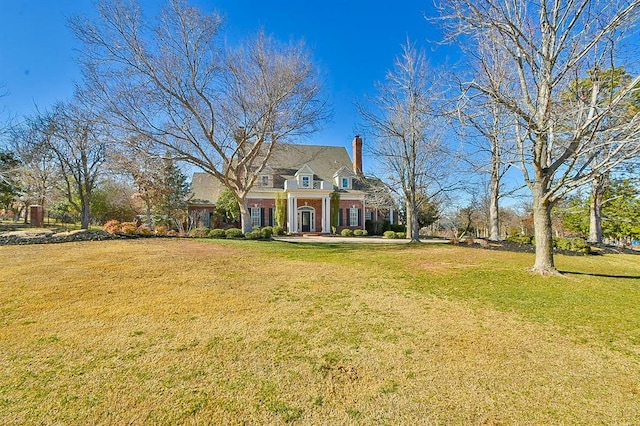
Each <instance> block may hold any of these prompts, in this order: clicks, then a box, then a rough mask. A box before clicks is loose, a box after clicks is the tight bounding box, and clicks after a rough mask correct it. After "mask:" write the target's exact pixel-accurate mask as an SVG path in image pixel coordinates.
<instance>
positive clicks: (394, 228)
mask: <svg viewBox="0 0 640 426" xmlns="http://www.w3.org/2000/svg"><path fill="white" fill-rule="evenodd" d="M389 229H390V230H391V231H393V232H407V226H406V225H400V224H397V223H394V224H393V225H389Z"/></svg>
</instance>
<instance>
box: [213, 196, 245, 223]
mask: <svg viewBox="0 0 640 426" xmlns="http://www.w3.org/2000/svg"><path fill="white" fill-rule="evenodd" d="M216 215H218V216H219V217H220V218H221V219H222V220H224V221H225V222H226V223H234V222H238V221H239V220H240V205H239V204H238V200H237V199H236V197H234V196H233V193H232V192H231V191H230V190H229V189H225V190H223V191H222V193H220V196H219V197H218V200H217V201H216Z"/></svg>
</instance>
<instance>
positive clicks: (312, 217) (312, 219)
mask: <svg viewBox="0 0 640 426" xmlns="http://www.w3.org/2000/svg"><path fill="white" fill-rule="evenodd" d="M297 212H298V213H297V216H298V217H297V219H298V232H305V231H304V230H303V229H302V226H303V224H302V223H303V219H302V213H303V212H309V231H308V232H316V209H314V208H313V207H311V206H307V205H304V206H300V207H298V210H297Z"/></svg>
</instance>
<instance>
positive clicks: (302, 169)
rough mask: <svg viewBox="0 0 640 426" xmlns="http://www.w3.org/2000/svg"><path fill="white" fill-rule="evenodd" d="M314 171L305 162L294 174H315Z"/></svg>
mask: <svg viewBox="0 0 640 426" xmlns="http://www.w3.org/2000/svg"><path fill="white" fill-rule="evenodd" d="M315 174H316V172H314V171H313V169H312V168H311V167H309V165H308V164H307V163H304V165H303V166H302V167H300V169H298V171H297V172H296V174H295V176H296V177H298V176H300V175H315Z"/></svg>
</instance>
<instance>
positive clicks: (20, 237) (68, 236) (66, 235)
mask: <svg viewBox="0 0 640 426" xmlns="http://www.w3.org/2000/svg"><path fill="white" fill-rule="evenodd" d="M135 237H136V236H134V238H135ZM126 238H130V237H127V236H124V235H113V234H109V233H107V232H104V231H87V230H79V231H70V232H64V231H63V232H30V231H28V230H26V231H18V232H15V231H14V232H6V233H4V234H0V246H11V245H26V244H55V243H69V242H74V241H103V240H117V239H126Z"/></svg>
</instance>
